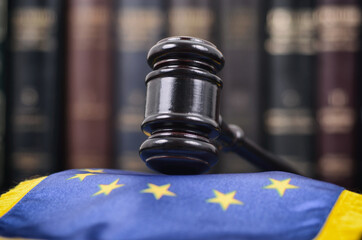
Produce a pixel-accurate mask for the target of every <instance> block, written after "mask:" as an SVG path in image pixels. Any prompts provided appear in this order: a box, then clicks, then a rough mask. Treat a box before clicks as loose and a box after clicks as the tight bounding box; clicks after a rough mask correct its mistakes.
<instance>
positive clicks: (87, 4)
mask: <svg viewBox="0 0 362 240" xmlns="http://www.w3.org/2000/svg"><path fill="white" fill-rule="evenodd" d="M111 14H112V5H111V2H110V1H107V0H74V1H73V0H70V1H68V17H67V35H68V36H67V47H68V49H67V87H66V89H67V93H66V120H67V121H66V139H65V142H66V153H67V157H66V158H67V168H110V167H112V161H111V153H112V152H111V151H112V137H111V123H112V106H111V104H112V90H111V89H112V74H111V71H112V68H111V67H112V61H111V60H112V41H111V40H112V39H111V37H112V36H111V30H112V15H111Z"/></svg>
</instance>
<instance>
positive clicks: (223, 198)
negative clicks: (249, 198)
mask: <svg viewBox="0 0 362 240" xmlns="http://www.w3.org/2000/svg"><path fill="white" fill-rule="evenodd" d="M213 191H214V194H215V197H214V198H210V199H208V200H207V201H206V202H209V203H219V204H220V206H221V208H222V210H224V211H226V210H227V209H228V207H229V206H230V205H231V204H237V205H242V204H243V202H242V201H239V200H237V199H235V198H234V197H235V194H236V191H233V192H229V193H222V192H219V191H217V190H213Z"/></svg>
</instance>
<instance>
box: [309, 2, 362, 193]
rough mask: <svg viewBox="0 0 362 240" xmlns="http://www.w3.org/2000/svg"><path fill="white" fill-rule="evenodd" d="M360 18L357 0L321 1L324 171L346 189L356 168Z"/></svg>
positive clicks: (320, 102)
mask: <svg viewBox="0 0 362 240" xmlns="http://www.w3.org/2000/svg"><path fill="white" fill-rule="evenodd" d="M360 16H361V13H360V10H359V8H358V1H357V0H356V1H345V0H340V1H336V0H320V1H318V8H317V11H316V24H317V30H318V44H317V50H318V63H317V64H318V69H317V78H318V79H317V80H318V86H317V120H318V124H319V130H318V139H317V140H318V172H319V175H320V177H321V179H322V180H325V181H330V182H333V183H336V184H339V185H343V186H346V187H351V186H353V181H354V176H355V172H354V171H355V169H356V156H355V151H356V137H355V132H356V118H357V106H356V105H357V101H356V97H357V94H356V85H357V79H356V76H357V75H356V74H357V70H358V66H357V50H358V47H359V27H360V22H361V20H360V19H361V18H360Z"/></svg>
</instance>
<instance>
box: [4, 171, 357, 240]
mask: <svg viewBox="0 0 362 240" xmlns="http://www.w3.org/2000/svg"><path fill="white" fill-rule="evenodd" d="M0 236H2V237H21V238H33V239H127V240H128V239H208V240H210V239H278V240H280V239H293V240H294V239H313V238H316V239H360V238H361V236H362V196H361V195H359V194H357V193H353V192H350V191H347V190H344V189H343V188H342V187H339V186H336V185H333V184H329V183H325V182H321V181H317V180H312V179H309V178H305V177H301V176H298V175H294V174H290V173H285V172H264V173H248V174H210V175H189V176H166V175H153V174H141V173H136V172H126V171H119V170H110V169H81V170H68V171H64V172H59V173H56V174H53V175H50V176H48V177H42V178H36V179H32V180H28V181H25V182H22V183H20V184H19V185H18V186H17V187H16V188H14V189H12V190H11V191H9V192H8V193H5V194H3V195H2V196H1V197H0Z"/></svg>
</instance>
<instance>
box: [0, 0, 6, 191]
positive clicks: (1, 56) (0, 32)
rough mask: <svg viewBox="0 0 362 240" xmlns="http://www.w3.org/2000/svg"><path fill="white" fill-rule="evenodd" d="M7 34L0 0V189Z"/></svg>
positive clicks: (3, 137)
mask: <svg viewBox="0 0 362 240" xmlns="http://www.w3.org/2000/svg"><path fill="white" fill-rule="evenodd" d="M6 36H7V1H6V0H0V190H1V189H2V187H3V186H4V181H5V179H4V175H5V152H4V151H5V106H6V103H5V100H6V98H5V40H6Z"/></svg>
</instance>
